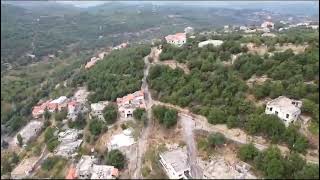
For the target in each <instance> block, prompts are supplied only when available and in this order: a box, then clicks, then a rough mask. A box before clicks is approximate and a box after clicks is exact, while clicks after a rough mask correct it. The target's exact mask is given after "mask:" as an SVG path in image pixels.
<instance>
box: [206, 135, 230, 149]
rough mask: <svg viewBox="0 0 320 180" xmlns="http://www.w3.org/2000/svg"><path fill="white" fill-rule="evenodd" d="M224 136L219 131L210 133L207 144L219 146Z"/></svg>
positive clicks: (224, 139)
mask: <svg viewBox="0 0 320 180" xmlns="http://www.w3.org/2000/svg"><path fill="white" fill-rule="evenodd" d="M225 141H226V138H225V137H224V135H223V134H221V133H212V134H210V135H209V136H208V144H209V146H211V147H216V146H221V145H223V144H225Z"/></svg>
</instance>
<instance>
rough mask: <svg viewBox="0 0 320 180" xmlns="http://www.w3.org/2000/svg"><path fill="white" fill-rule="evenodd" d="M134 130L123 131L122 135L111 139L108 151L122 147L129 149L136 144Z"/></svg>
mask: <svg viewBox="0 0 320 180" xmlns="http://www.w3.org/2000/svg"><path fill="white" fill-rule="evenodd" d="M132 131H133V130H132V129H130V128H128V129H125V130H123V132H122V133H120V134H117V135H114V136H112V137H111V141H110V142H109V143H108V149H110V150H113V149H118V148H121V147H128V146H131V145H132V144H134V143H135V141H134V138H133V136H132Z"/></svg>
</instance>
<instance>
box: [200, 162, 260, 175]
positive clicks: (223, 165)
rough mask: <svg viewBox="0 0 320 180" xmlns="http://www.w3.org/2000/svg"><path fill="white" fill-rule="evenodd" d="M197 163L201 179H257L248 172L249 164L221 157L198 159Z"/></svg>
mask: <svg viewBox="0 0 320 180" xmlns="http://www.w3.org/2000/svg"><path fill="white" fill-rule="evenodd" d="M198 165H199V166H200V167H201V169H203V177H202V178H203V179H257V177H255V176H254V175H253V174H251V173H250V172H249V168H250V167H249V165H247V164H245V163H242V162H239V163H230V162H228V161H226V160H225V159H224V158H222V157H213V158H211V159H210V160H209V161H203V160H199V162H198Z"/></svg>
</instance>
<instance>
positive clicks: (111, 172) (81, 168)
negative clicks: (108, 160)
mask: <svg viewBox="0 0 320 180" xmlns="http://www.w3.org/2000/svg"><path fill="white" fill-rule="evenodd" d="M97 162H98V160H97V159H96V158H94V156H87V155H84V156H82V157H81V159H80V161H79V162H78V164H77V166H76V170H75V171H76V173H75V176H76V177H77V178H79V179H115V178H117V177H118V176H119V172H118V169H117V168H115V167H114V166H108V165H97V164H96V163H97Z"/></svg>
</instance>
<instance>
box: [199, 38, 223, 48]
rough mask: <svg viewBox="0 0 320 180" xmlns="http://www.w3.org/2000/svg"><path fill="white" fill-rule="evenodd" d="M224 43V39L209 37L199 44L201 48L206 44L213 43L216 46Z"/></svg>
mask: <svg viewBox="0 0 320 180" xmlns="http://www.w3.org/2000/svg"><path fill="white" fill-rule="evenodd" d="M222 43H223V41H221V40H211V39H209V40H207V41H203V42H200V43H199V44H198V47H199V48H201V47H203V46H206V45H208V44H212V45H213V46H215V47H216V46H220V45H221V44H222Z"/></svg>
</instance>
